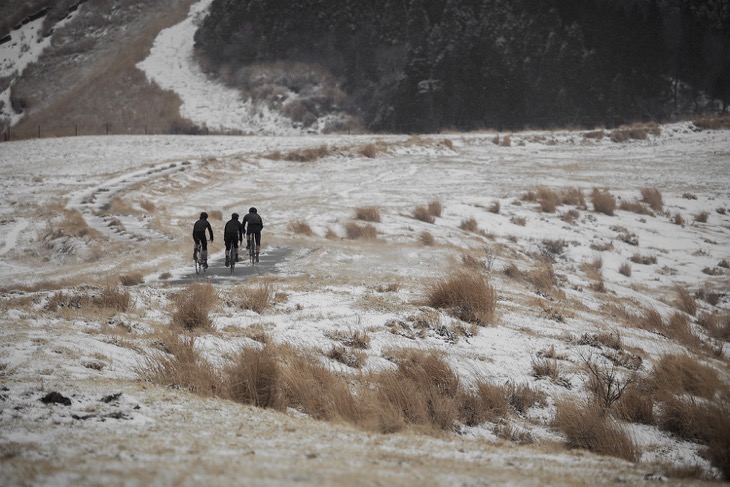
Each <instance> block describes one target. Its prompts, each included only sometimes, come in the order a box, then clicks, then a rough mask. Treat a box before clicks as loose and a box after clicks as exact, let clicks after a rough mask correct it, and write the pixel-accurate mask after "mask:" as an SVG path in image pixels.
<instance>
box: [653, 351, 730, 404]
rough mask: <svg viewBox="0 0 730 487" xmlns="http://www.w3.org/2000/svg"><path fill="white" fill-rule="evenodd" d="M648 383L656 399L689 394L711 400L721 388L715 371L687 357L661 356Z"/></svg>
mask: <svg viewBox="0 0 730 487" xmlns="http://www.w3.org/2000/svg"><path fill="white" fill-rule="evenodd" d="M650 383H651V385H652V386H653V391H654V394H655V395H657V396H658V397H666V396H669V395H684V394H691V395H693V396H699V397H703V398H706V399H711V398H712V397H713V396H714V395H715V393H716V392H717V391H718V390H719V389H720V387H721V382H720V378H719V376H718V373H717V371H716V370H715V369H713V368H711V367H709V366H707V365H703V364H701V363H699V362H698V361H697V360H695V359H694V358H692V357H690V356H689V355H664V356H662V357H661V358H660V359H659V360H658V361H657V363H656V364H654V370H653V371H652V374H651V377H650Z"/></svg>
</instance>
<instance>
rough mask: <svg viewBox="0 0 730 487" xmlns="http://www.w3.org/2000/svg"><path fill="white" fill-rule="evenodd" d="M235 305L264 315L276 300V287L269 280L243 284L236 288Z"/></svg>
mask: <svg viewBox="0 0 730 487" xmlns="http://www.w3.org/2000/svg"><path fill="white" fill-rule="evenodd" d="M233 293H234V296H235V303H234V304H235V305H236V306H238V308H240V309H247V310H251V311H254V312H256V313H258V314H263V313H264V312H265V311H266V310H267V309H269V308H270V307H271V305H272V303H273V300H274V293H275V290H274V285H273V284H272V283H271V281H270V280H269V279H263V280H260V281H258V282H256V283H251V284H242V285H239V286H236V287H235V288H234V291H233Z"/></svg>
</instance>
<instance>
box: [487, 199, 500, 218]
mask: <svg viewBox="0 0 730 487" xmlns="http://www.w3.org/2000/svg"><path fill="white" fill-rule="evenodd" d="M500 209H501V206H500V204H499V201H496V200H495V201H493V202H492V204H491V205H489V208H488V211H489V212H490V213H494V214H495V215H496V214H498V213H499V210H500Z"/></svg>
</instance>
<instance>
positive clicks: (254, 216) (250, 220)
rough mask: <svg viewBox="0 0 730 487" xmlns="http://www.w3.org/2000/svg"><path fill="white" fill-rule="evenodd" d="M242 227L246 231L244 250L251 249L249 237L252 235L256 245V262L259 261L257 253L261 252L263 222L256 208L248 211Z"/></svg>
mask: <svg viewBox="0 0 730 487" xmlns="http://www.w3.org/2000/svg"><path fill="white" fill-rule="evenodd" d="M243 227H244V230H246V248H247V249H249V248H251V245H253V244H252V243H251V235H253V239H254V244H255V245H256V262H258V261H259V251H260V250H261V230H263V228H264V221H263V220H262V219H261V215H259V212H258V210H257V209H256V208H254V207H251V208H249V209H248V214H246V216H244V217H243Z"/></svg>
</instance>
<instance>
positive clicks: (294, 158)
mask: <svg viewBox="0 0 730 487" xmlns="http://www.w3.org/2000/svg"><path fill="white" fill-rule="evenodd" d="M335 150H336V148H334V147H332V148H330V147H329V146H327V144H322V145H320V146H318V147H308V148H305V149H298V150H295V151H291V152H288V153H286V154H284V155H283V156H282V157H283V158H284V160H286V161H290V162H312V161H316V160H318V159H322V158H324V157H327V156H328V155H330V154H331V153H333V152H334V151H335Z"/></svg>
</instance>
